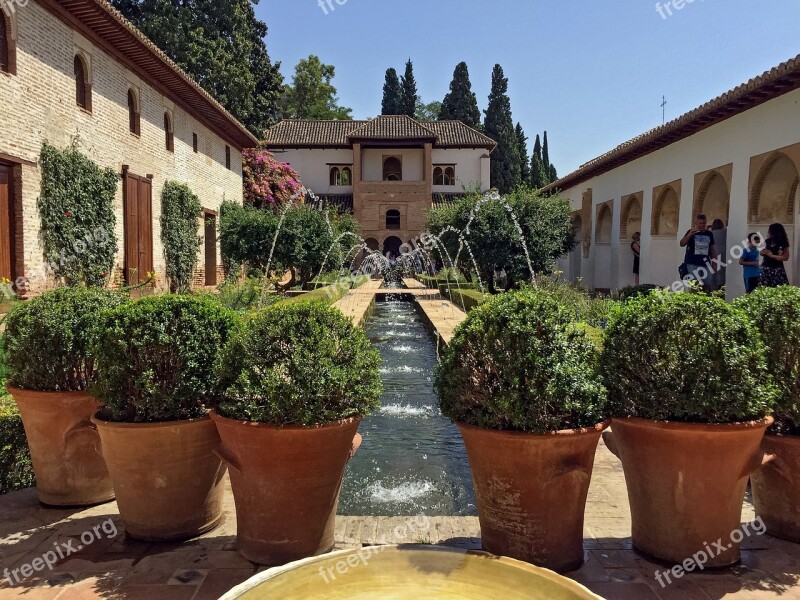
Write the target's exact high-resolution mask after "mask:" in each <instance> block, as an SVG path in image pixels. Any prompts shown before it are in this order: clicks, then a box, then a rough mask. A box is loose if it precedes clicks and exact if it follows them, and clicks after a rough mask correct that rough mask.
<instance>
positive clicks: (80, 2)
mask: <svg viewBox="0 0 800 600" xmlns="http://www.w3.org/2000/svg"><path fill="white" fill-rule="evenodd" d="M39 2H40V3H41V5H42V6H44V7H45V8H46V9H47V10H49V11H50V12H51V13H53V14H54V15H55V16H56V17H58V18H59V19H60V20H62V21H63V22H65V23H67V24H68V25H69V26H71V27H74V28H75V29H77V30H78V31H79V32H80V33H82V34H83V35H85V36H86V37H88V38H89V39H90V40H92V41H93V42H95V43H96V44H97V45H98V46H99V47H100V48H102V49H103V50H104V51H106V52H108V53H109V54H110V55H111V56H113V57H115V58H117V59H118V60H120V61H121V62H122V63H124V64H125V66H126V67H127V68H128V69H130V70H131V71H133V72H134V73H136V74H137V75H139V76H140V77H141V78H142V79H143V80H144V81H146V82H147V83H148V84H149V85H151V86H152V87H153V88H155V89H156V90H158V91H159V92H161V93H163V94H164V95H165V96H167V97H168V98H170V99H171V100H172V101H174V102H175V103H176V104H177V105H179V106H181V107H183V108H184V109H185V110H186V111H187V112H188V113H189V114H191V115H192V116H193V117H195V118H196V119H197V120H198V121H200V122H201V123H203V124H204V125H206V126H207V127H208V128H209V129H211V130H212V131H214V132H215V133H216V134H217V135H219V136H220V137H222V138H223V139H225V140H227V141H228V142H229V143H231V144H232V145H233V146H235V147H236V148H238V149H242V148H252V147H255V146H256V145H258V140H257V139H256V137H255V136H253V134H251V133H250V132H249V131H248V130H247V128H246V127H245V126H244V125H242V124H241V123H240V122H239V121H237V120H236V118H235V117H234V116H233V115H231V114H230V113H229V112H228V111H227V110H225V108H223V107H222V105H221V104H220V103H219V102H217V101H216V100H215V99H214V98H213V97H212V96H211V94H209V93H208V92H207V91H205V90H204V89H203V88H202V87H201V86H200V85H199V84H198V83H197V82H196V81H194V80H193V79H192V78H191V77H190V76H189V75H187V74H186V72H184V71H183V70H182V69H181V68H180V67H179V66H178V65H176V64H175V63H174V62H172V60H170V58H169V57H168V56H167V55H166V54H164V53H163V52H162V51H161V50H160V49H159V48H158V47H157V46H156V45H155V44H153V42H151V41H150V40H149V39H148V38H147V37H145V35H144V34H143V33H142V32H141V31H139V30H138V29H137V28H136V27H134V26H133V24H132V23H131V22H130V21H128V20H127V19H125V17H123V16H122V15H121V14H120V13H119V12H118V11H117V10H116V9H114V7H113V6H111V4H110V3H108V2H107V1H106V0H39Z"/></svg>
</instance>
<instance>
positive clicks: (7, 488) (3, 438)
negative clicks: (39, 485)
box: [0, 396, 36, 494]
mask: <svg viewBox="0 0 800 600" xmlns="http://www.w3.org/2000/svg"><path fill="white" fill-rule="evenodd" d="M35 484H36V481H35V479H34V476H33V466H32V465H31V455H30V451H29V450H28V440H27V438H26V437H25V429H24V428H23V426H22V419H21V418H20V416H19V413H18V412H17V406H16V404H15V403H14V400H13V399H12V398H11V396H3V397H0V494H7V493H8V492H13V491H15V490H21V489H24V488H28V487H31V486H33V485H35Z"/></svg>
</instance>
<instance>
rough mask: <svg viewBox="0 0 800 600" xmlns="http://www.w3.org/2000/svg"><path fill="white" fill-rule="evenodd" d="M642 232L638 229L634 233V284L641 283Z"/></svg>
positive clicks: (632, 245) (632, 248)
mask: <svg viewBox="0 0 800 600" xmlns="http://www.w3.org/2000/svg"><path fill="white" fill-rule="evenodd" d="M641 242H642V234H641V233H640V232H639V231H637V232H636V233H634V234H633V243H632V244H631V251H632V252H633V279H634V285H639V268H640V266H641V265H640V263H641V257H642V243H641Z"/></svg>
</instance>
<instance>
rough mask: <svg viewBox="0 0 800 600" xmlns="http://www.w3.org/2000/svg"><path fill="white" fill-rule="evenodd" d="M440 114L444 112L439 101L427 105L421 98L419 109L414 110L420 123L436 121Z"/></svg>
mask: <svg viewBox="0 0 800 600" xmlns="http://www.w3.org/2000/svg"><path fill="white" fill-rule="evenodd" d="M440 112H442V103H441V102H439V101H438V100H434V101H433V102H427V103H426V102H423V101H422V99H421V98H418V99H417V108H416V109H415V110H414V118H415V119H417V120H418V121H436V120H437V119H438V118H439V113H440Z"/></svg>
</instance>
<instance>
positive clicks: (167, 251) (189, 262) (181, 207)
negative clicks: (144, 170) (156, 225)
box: [161, 181, 203, 293]
mask: <svg viewBox="0 0 800 600" xmlns="http://www.w3.org/2000/svg"><path fill="white" fill-rule="evenodd" d="M202 209H203V207H202V206H201V205H200V200H199V199H198V198H197V196H195V195H194V194H193V193H192V190H190V189H189V188H188V187H187V186H186V185H184V184H182V183H177V182H175V181H168V182H167V183H165V184H164V190H163V191H162V192H161V240H162V242H163V244H164V257H165V258H166V260H167V279H169V288H170V291H171V292H173V293H183V292H188V291H189V290H190V289H191V287H192V275H193V273H194V270H195V267H196V266H197V249H198V247H199V246H200V238H199V237H198V235H197V228H198V220H199V218H200V211H201V210H202Z"/></svg>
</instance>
